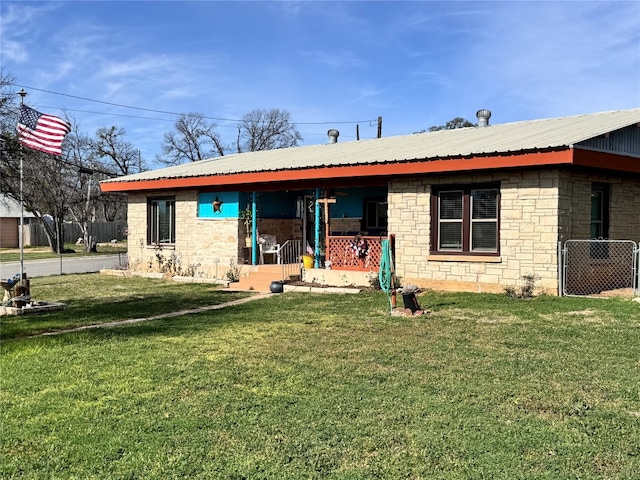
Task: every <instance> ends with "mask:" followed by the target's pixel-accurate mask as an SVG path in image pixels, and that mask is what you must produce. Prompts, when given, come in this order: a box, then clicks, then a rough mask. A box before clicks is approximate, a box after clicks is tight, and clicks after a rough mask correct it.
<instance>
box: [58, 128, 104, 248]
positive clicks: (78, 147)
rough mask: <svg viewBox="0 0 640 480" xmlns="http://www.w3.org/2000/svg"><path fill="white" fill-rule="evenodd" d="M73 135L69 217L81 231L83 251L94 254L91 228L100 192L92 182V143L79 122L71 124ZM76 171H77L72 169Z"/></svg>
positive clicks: (67, 151)
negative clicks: (82, 130)
mask: <svg viewBox="0 0 640 480" xmlns="http://www.w3.org/2000/svg"><path fill="white" fill-rule="evenodd" d="M70 123H71V125H72V128H71V132H69V134H68V135H67V137H66V139H65V146H66V149H65V161H66V163H67V165H68V166H69V167H70V170H72V172H70V173H72V174H71V175H70V176H69V179H68V181H69V183H70V184H71V185H70V186H71V188H70V189H69V191H68V193H67V195H68V197H69V198H68V201H69V213H70V215H71V217H72V218H73V221H74V223H75V224H76V225H77V226H78V228H79V229H80V233H81V234H82V240H83V245H84V250H85V251H86V252H90V251H93V250H95V239H94V238H93V236H92V235H91V224H92V223H93V222H95V221H96V207H97V205H98V204H99V201H100V188H99V186H98V184H97V182H96V181H95V180H94V178H93V174H94V170H93V168H92V167H93V166H94V163H95V162H94V158H93V153H94V152H93V149H92V147H91V140H90V139H89V137H88V136H87V135H85V134H84V133H82V132H81V131H80V128H79V124H78V122H75V121H73V122H70ZM73 167H75V168H73Z"/></svg>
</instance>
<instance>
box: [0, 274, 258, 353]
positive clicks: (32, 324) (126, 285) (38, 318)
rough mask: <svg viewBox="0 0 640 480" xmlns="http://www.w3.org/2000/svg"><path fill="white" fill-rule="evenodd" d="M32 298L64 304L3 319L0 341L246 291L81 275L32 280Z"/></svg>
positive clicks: (199, 303)
mask: <svg viewBox="0 0 640 480" xmlns="http://www.w3.org/2000/svg"><path fill="white" fill-rule="evenodd" d="M31 296H32V298H33V300H36V301H37V300H44V301H47V302H61V303H64V304H65V305H67V307H68V308H67V309H66V310H62V311H58V312H53V313H49V314H46V315H44V314H41V315H23V316H22V315H21V316H7V317H2V320H1V321H0V338H1V339H3V340H7V339H11V338H17V337H25V336H32V335H37V334H39V333H44V332H52V331H56V330H65V329H70V328H74V327H79V326H83V325H95V324H101V323H108V322H113V321H117V320H125V319H130V318H144V317H149V316H153V315H158V314H162V313H165V312H175V311H180V310H184V309H190V308H196V307H201V306H206V305H216V304H219V303H223V302H228V301H231V300H235V299H238V298H241V297H244V296H247V294H243V293H232V292H228V291H225V290H221V289H220V288H219V287H217V286H215V285H212V284H206V283H189V284H181V283H177V282H170V281H164V280H157V279H150V278H125V277H110V276H106V275H100V274H86V275H58V276H51V277H35V278H32V279H31Z"/></svg>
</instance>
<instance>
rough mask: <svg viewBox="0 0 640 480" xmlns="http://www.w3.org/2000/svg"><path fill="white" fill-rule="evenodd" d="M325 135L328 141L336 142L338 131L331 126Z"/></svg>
mask: <svg viewBox="0 0 640 480" xmlns="http://www.w3.org/2000/svg"><path fill="white" fill-rule="evenodd" d="M327 136H328V137H329V143H338V137H339V136H340V132H339V131H338V130H335V129H333V128H332V129H331V130H329V131H328V132H327Z"/></svg>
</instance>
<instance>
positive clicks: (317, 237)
mask: <svg viewBox="0 0 640 480" xmlns="http://www.w3.org/2000/svg"><path fill="white" fill-rule="evenodd" d="M319 200H320V189H319V188H316V214H315V215H316V221H315V224H316V232H315V246H314V248H313V253H314V257H315V260H314V261H313V267H314V268H318V267H319V266H320V202H319ZM325 221H326V218H325Z"/></svg>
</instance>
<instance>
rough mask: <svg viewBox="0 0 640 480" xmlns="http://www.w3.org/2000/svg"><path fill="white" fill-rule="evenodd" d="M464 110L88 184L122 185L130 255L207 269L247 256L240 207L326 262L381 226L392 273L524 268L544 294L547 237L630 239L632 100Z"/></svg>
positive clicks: (639, 139)
mask: <svg viewBox="0 0 640 480" xmlns="http://www.w3.org/2000/svg"><path fill="white" fill-rule="evenodd" d="M478 115H479V125H482V126H479V127H468V128H461V129H456V130H442V131H436V132H427V133H419V134H412V135H404V136H397V137H389V138H380V139H373V140H363V141H353V142H343V143H333V142H331V143H328V144H324V145H311V146H304V147H295V148H288V149H282V150H270V151H261V152H249V153H242V154H237V155H229V156H225V157H221V158H214V159H209V160H204V161H200V162H196V163H190V164H188V165H181V166H176V167H169V168H164V169H160V170H154V171H149V172H143V173H139V174H135V175H128V176H125V177H120V178H116V179H111V180H106V181H103V182H101V188H102V190H103V191H120V192H126V193H128V194H129V217H128V225H129V258H130V265H131V266H132V268H139V269H144V268H146V267H145V266H146V265H147V264H148V263H149V262H150V261H152V260H153V257H154V255H155V253H157V250H156V248H157V246H162V247H163V250H166V251H167V252H168V251H172V252H174V253H175V254H176V255H177V256H179V257H180V258H181V260H182V262H183V263H184V264H193V265H197V264H199V266H198V273H199V274H200V275H204V276H207V277H213V276H215V275H216V273H215V272H216V271H217V268H218V265H219V264H220V265H223V266H225V265H229V262H231V261H235V260H237V259H240V260H242V259H243V258H244V259H245V260H246V261H248V262H250V263H254V264H255V263H257V260H258V257H257V256H256V254H255V253H254V251H252V250H251V249H247V248H245V240H244V237H245V227H244V223H243V221H242V219H241V218H240V212H241V211H242V210H244V209H245V208H246V207H247V206H248V207H249V209H250V210H253V211H255V212H256V214H257V217H258V218H257V219H253V220H252V221H253V225H255V227H257V229H258V232H259V233H260V234H270V235H274V236H275V237H276V239H277V242H278V243H279V244H283V243H284V242H285V241H287V240H289V241H291V242H302V246H303V247H306V245H307V244H308V245H309V246H310V247H311V248H312V249H314V250H315V252H316V253H317V254H321V253H323V250H326V251H324V254H325V259H327V260H331V269H332V270H333V271H334V272H335V271H338V272H339V271H344V272H346V271H353V270H364V271H376V270H377V268H378V262H379V255H380V240H381V239H382V238H384V237H386V235H387V234H391V235H393V236H394V237H395V267H396V272H397V275H398V276H400V277H401V278H402V279H403V282H405V283H407V282H410V283H414V284H417V285H419V286H423V287H430V288H435V289H445V290H450V289H454V290H468V291H501V290H502V289H504V288H505V287H507V286H511V285H514V284H519V283H520V281H521V279H522V277H523V276H526V275H535V276H536V278H537V283H536V285H537V286H539V287H541V288H544V289H545V290H546V291H548V292H549V293H557V291H558V285H559V281H558V269H559V258H558V257H559V255H558V245H559V243H561V242H565V241H566V240H569V239H588V238H593V237H602V238H611V239H621V240H622V239H624V240H634V241H636V242H637V241H639V240H640V109H632V110H623V111H612V112H602V113H594V114H586V115H578V116H572V117H563V118H550V119H543V120H534V121H524V122H516V123H509V124H502V125H488V118H489V116H490V112H488V111H483V110H481V111H479V112H478ZM324 199H329V202H333V203H329V202H327V204H324V203H322V201H323V200H324ZM316 200H320V201H321V202H320V203H318V202H316ZM325 211H328V212H329V227H328V229H327V230H328V234H327V232H326V230H325V228H326V223H325V213H324V212H325ZM358 233H361V234H363V236H364V239H365V240H366V241H367V243H368V247H369V248H368V249H367V252H366V253H367V255H363V256H362V258H358V255H357V253H356V251H355V250H354V248H353V245H352V243H353V238H354V236H355V235H356V234H358ZM252 235H253V239H252V244H253V245H256V241H258V238H257V236H256V233H255V232H252ZM316 258H321V257H320V255H317V257H316ZM285 261H287V259H285ZM293 261H297V259H294V260H293ZM316 265H317V266H322V264H321V263H318V262H317V263H316ZM221 268H224V267H221ZM320 273H322V272H319V271H314V272H309V274H310V275H313V278H315V279H319V278H328V274H329V273H330V272H329V271H326V272H324V273H322V274H320ZM331 273H333V272H331ZM325 274H326V275H325Z"/></svg>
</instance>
